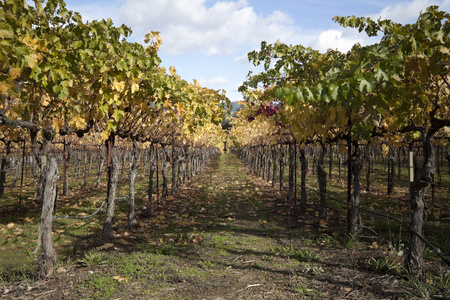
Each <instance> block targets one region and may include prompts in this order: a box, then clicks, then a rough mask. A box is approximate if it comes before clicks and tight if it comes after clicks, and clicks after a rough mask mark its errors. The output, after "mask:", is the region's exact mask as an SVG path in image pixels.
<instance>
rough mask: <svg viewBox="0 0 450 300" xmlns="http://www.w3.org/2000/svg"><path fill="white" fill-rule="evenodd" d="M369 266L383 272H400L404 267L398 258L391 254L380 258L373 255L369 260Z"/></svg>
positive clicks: (372, 269)
mask: <svg viewBox="0 0 450 300" xmlns="http://www.w3.org/2000/svg"><path fill="white" fill-rule="evenodd" d="M367 267H368V268H369V270H371V271H374V272H377V273H382V274H385V273H391V274H400V272H401V271H402V270H403V267H402V265H401V264H400V262H399V261H398V259H394V258H392V257H391V256H389V255H386V256H383V257H378V258H375V257H372V258H371V259H369V260H368V261H367Z"/></svg>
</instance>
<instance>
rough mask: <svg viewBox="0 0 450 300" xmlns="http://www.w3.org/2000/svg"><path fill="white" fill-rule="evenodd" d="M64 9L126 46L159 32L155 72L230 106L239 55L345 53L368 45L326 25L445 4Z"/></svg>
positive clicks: (84, 1)
mask: <svg viewBox="0 0 450 300" xmlns="http://www.w3.org/2000/svg"><path fill="white" fill-rule="evenodd" d="M66 4H67V8H68V9H70V10H74V11H78V12H80V13H81V15H82V16H83V19H84V20H93V19H103V18H105V19H106V18H111V19H112V20H113V21H114V23H115V24H116V25H120V24H122V23H123V24H126V25H128V26H129V27H131V29H132V30H133V35H132V36H131V39H130V41H136V42H142V41H143V40H144V35H145V33H148V32H150V31H152V30H156V31H160V32H161V36H162V38H163V45H162V47H161V49H160V52H159V55H160V57H161V59H162V66H164V67H166V68H167V69H168V68H169V67H170V66H175V67H176V69H177V72H178V74H179V75H180V76H181V77H182V78H183V79H185V80H187V81H189V82H192V80H193V79H197V80H199V82H200V83H201V84H202V86H206V87H209V88H213V89H224V90H226V91H227V96H228V97H229V98H230V99H231V100H232V101H237V100H239V99H240V98H241V95H240V94H239V93H238V92H237V88H238V86H239V85H240V84H241V83H242V82H243V81H245V80H246V76H247V74H248V72H249V71H250V70H252V71H257V69H255V68H254V67H253V65H252V64H250V63H249V62H248V61H247V53H248V52H249V51H252V50H257V49H259V46H260V44H261V41H267V42H269V43H274V42H276V41H277V40H278V39H279V40H280V41H281V42H283V43H286V44H301V45H304V46H309V47H313V48H314V49H317V50H320V51H326V50H327V49H328V48H333V49H338V50H340V51H348V50H349V49H350V48H351V46H352V45H353V44H354V43H356V42H359V43H361V44H370V43H373V42H374V40H370V39H368V38H367V37H366V36H365V35H364V34H359V33H358V32H357V31H355V30H352V29H344V28H341V27H340V26H338V25H337V24H335V23H334V22H333V20H332V18H333V17H334V16H336V15H338V16H350V15H355V16H359V17H361V16H366V17H367V16H368V17H371V18H374V19H378V18H380V17H381V18H387V19H391V20H393V21H396V22H400V23H412V22H414V21H415V20H416V19H417V17H418V16H419V13H420V11H424V10H425V9H426V7H428V6H430V5H438V6H439V7H440V9H441V10H445V11H447V12H448V11H450V0H437V1H432V0H403V1H397V0H378V1H374V0H365V1H361V0H339V1H338V0H334V1H333V0H296V1H295V0H222V1H217V0H89V1H88V0H66Z"/></svg>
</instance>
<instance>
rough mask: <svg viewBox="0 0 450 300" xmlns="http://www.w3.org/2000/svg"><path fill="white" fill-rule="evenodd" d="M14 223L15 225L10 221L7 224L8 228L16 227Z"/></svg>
mask: <svg viewBox="0 0 450 300" xmlns="http://www.w3.org/2000/svg"><path fill="white" fill-rule="evenodd" d="M14 225H15V224H14V223H8V225H6V228H9V229H11V228H13V227H14Z"/></svg>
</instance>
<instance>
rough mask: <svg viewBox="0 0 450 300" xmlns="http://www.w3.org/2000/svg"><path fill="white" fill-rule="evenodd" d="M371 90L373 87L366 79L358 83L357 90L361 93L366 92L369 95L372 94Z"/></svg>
mask: <svg viewBox="0 0 450 300" xmlns="http://www.w3.org/2000/svg"><path fill="white" fill-rule="evenodd" d="M373 89H374V85H373V84H372V83H371V82H369V81H367V80H366V79H361V81H360V82H359V90H360V91H361V92H363V93H364V92H365V91H367V92H368V93H371V92H373Z"/></svg>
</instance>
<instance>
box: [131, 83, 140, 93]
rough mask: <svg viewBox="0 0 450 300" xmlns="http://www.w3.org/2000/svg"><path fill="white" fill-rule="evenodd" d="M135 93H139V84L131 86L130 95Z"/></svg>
mask: <svg viewBox="0 0 450 300" xmlns="http://www.w3.org/2000/svg"><path fill="white" fill-rule="evenodd" d="M137 91H139V84H137V83H133V84H132V85H131V93H133V94H134V93H135V92H137Z"/></svg>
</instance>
